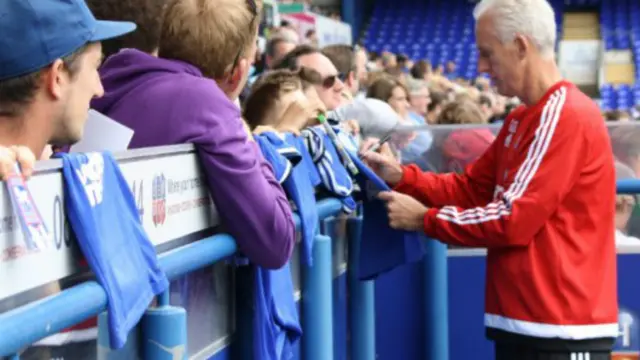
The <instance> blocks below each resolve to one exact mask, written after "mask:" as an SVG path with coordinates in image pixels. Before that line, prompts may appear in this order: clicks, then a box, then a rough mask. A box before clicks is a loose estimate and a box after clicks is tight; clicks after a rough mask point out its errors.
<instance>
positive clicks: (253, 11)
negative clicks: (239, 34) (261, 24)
mask: <svg viewBox="0 0 640 360" xmlns="http://www.w3.org/2000/svg"><path fill="white" fill-rule="evenodd" d="M247 6H248V7H249V10H250V11H251V16H252V18H251V22H249V32H253V23H254V22H255V21H256V18H257V17H258V6H257V5H256V1H255V0H247ZM244 50H245V49H240V50H239V51H238V54H237V55H236V57H235V59H234V60H233V66H232V67H231V69H235V68H236V66H238V61H240V57H241V56H242V53H243V52H244ZM232 71H233V70H232Z"/></svg>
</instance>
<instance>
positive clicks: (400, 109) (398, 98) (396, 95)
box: [388, 86, 409, 119]
mask: <svg viewBox="0 0 640 360" xmlns="http://www.w3.org/2000/svg"><path fill="white" fill-rule="evenodd" d="M388 102H389V105H391V107H392V108H393V110H395V111H396V112H397V113H398V115H400V116H401V117H402V118H403V119H404V118H405V117H406V116H407V114H408V112H409V100H408V99H407V93H406V92H405V91H404V89H403V88H402V87H400V86H396V87H395V88H394V89H393V91H391V97H390V98H389V100H388Z"/></svg>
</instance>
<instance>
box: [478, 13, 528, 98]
mask: <svg viewBox="0 0 640 360" xmlns="http://www.w3.org/2000/svg"><path fill="white" fill-rule="evenodd" d="M493 19H494V18H493V16H492V15H491V14H490V13H489V14H484V15H482V16H481V17H480V19H478V22H477V24H476V45H477V47H478V52H479V57H478V72H486V73H488V74H489V75H490V76H491V80H492V82H493V84H494V85H495V86H496V88H497V90H498V93H500V94H501V95H504V96H518V95H519V92H520V89H521V83H522V79H523V65H522V63H523V62H522V59H521V58H520V56H519V55H518V53H519V51H518V49H517V48H516V46H515V42H511V43H507V44H503V43H502V42H501V41H500V39H499V38H498V36H497V34H496V30H495V25H494V20H493Z"/></svg>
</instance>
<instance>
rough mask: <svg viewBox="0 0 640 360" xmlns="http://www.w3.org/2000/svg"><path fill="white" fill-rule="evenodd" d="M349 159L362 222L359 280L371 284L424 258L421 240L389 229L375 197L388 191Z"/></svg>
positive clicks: (364, 167) (357, 160)
mask: <svg viewBox="0 0 640 360" xmlns="http://www.w3.org/2000/svg"><path fill="white" fill-rule="evenodd" d="M349 155H350V156H351V159H352V160H353V162H354V164H355V165H356V167H357V168H358V170H359V171H360V172H359V174H358V176H356V181H357V182H358V184H359V186H360V189H361V192H360V198H361V199H360V200H362V207H363V220H362V238H361V244H360V259H359V260H360V266H359V268H358V277H359V278H360V280H371V279H375V278H376V277H378V276H379V275H380V274H383V273H385V272H387V271H390V270H393V269H395V268H396V267H398V266H400V265H403V264H407V263H411V262H414V261H418V260H420V259H422V257H423V256H424V245H423V242H422V236H421V235H420V234H418V233H416V232H409V231H401V230H394V229H392V228H391V227H389V217H388V215H387V209H386V207H385V204H384V203H383V202H382V201H381V200H378V198H377V197H376V195H377V194H378V193H379V192H380V191H390V190H391V188H389V186H388V185H387V184H386V183H385V182H384V181H383V180H382V179H381V178H380V177H379V176H378V175H376V174H375V173H374V172H373V171H372V170H371V169H370V168H369V167H368V166H367V165H365V164H364V163H363V162H362V160H360V158H358V156H357V155H355V154H354V153H352V152H350V153H349Z"/></svg>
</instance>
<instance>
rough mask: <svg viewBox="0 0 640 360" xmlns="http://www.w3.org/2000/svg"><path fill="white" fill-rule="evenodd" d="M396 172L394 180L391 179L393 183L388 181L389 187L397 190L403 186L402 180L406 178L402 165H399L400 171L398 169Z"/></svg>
mask: <svg viewBox="0 0 640 360" xmlns="http://www.w3.org/2000/svg"><path fill="white" fill-rule="evenodd" d="M395 172H396V174H395V176H394V177H393V179H391V181H387V183H388V184H389V186H391V187H392V188H395V187H397V186H398V185H400V184H402V179H403V178H404V168H403V167H402V165H399V166H398V169H396V170H395Z"/></svg>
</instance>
